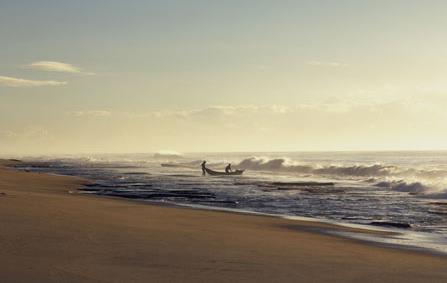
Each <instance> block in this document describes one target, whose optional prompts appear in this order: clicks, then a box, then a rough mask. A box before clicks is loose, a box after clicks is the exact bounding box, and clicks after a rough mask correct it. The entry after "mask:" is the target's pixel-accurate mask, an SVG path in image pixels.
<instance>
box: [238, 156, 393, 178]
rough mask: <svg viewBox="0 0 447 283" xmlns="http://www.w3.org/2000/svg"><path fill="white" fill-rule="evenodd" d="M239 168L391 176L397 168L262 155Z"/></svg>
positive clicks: (243, 161)
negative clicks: (322, 163) (308, 162)
mask: <svg viewBox="0 0 447 283" xmlns="http://www.w3.org/2000/svg"><path fill="white" fill-rule="evenodd" d="M237 167H238V168H243V169H250V170H262V171H285V172H296V173H306V174H320V175H342V176H359V177H360V176H361V177H374V176H389V175H391V174H393V172H395V171H396V170H397V167H395V166H391V165H388V166H384V165H381V164H373V165H352V166H336V165H329V166H318V167H317V166H311V165H301V164H297V163H294V162H293V161H290V160H289V159H287V158H276V159H266V158H260V157H250V158H247V159H244V160H242V161H241V162H240V163H239V164H238V165H237Z"/></svg>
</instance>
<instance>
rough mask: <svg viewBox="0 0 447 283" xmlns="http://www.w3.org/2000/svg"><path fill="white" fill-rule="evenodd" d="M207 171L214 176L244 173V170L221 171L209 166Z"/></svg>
mask: <svg viewBox="0 0 447 283" xmlns="http://www.w3.org/2000/svg"><path fill="white" fill-rule="evenodd" d="M205 171H206V173H207V174H208V175H212V176H237V175H242V173H244V170H236V171H233V172H228V173H227V172H219V171H214V170H211V169H208V168H205Z"/></svg>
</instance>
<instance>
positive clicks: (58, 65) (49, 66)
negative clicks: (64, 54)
mask: <svg viewBox="0 0 447 283" xmlns="http://www.w3.org/2000/svg"><path fill="white" fill-rule="evenodd" d="M25 68H28V69H35V70H41V71H48V72H62V73H75V74H83V75H95V74H94V73H89V72H84V71H82V69H81V68H79V67H76V66H73V65H72V64H68V63H63V62H56V61H38V62H33V63H31V64H29V65H26V66H25Z"/></svg>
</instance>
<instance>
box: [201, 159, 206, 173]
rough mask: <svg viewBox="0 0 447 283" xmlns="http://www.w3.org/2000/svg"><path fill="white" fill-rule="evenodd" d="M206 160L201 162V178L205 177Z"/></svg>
mask: <svg viewBox="0 0 447 283" xmlns="http://www.w3.org/2000/svg"><path fill="white" fill-rule="evenodd" d="M205 165H206V160H203V162H202V176H205V175H206V170H205V169H206V166H205Z"/></svg>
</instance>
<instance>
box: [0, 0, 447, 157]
mask: <svg viewBox="0 0 447 283" xmlns="http://www.w3.org/2000/svg"><path fill="white" fill-rule="evenodd" d="M446 15H447V1H409V0H407V1H360V0H356V1H354V0H353V1H329V0H327V1H315V0H312V1H262V0H252V1H248V0H247V1H244V0H238V1H229V0H228V1H222V0H220V1H211V0H207V1H205V0H203V1H183V0H182V1H180V0H179V1H169V0H166V1H148V0H146V1H143V0H140V1H136V0H134V1H118V0H107V1H106V0H104V1H97V0H95V1H93V0H89V1H87V0H86V1H81V0H80V1H62V0H54V1H45V0H42V1H31V0H29V1H5V0H0V42H1V49H0V154H43V153H89V152H92V153H93V152H154V151H160V150H174V151H179V152H188V151H289V150H290V151H302V150H322V151H326V150H396V149H398V150H405V149H416V150H421V149H447V146H446V142H445V141H446V140H447V48H446V46H447V36H446V27H447V17H446Z"/></svg>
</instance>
